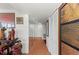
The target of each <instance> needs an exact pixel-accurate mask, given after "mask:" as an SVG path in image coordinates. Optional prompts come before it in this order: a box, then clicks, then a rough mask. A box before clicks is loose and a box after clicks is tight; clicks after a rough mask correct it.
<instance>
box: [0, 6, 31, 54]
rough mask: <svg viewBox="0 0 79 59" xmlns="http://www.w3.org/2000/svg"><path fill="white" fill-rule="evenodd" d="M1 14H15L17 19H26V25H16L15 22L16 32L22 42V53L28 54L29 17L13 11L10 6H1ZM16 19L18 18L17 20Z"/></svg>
mask: <svg viewBox="0 0 79 59" xmlns="http://www.w3.org/2000/svg"><path fill="white" fill-rule="evenodd" d="M0 7H1V8H0V13H15V17H19V16H20V17H23V18H24V24H23V25H18V24H16V20H15V30H16V35H15V36H16V37H18V38H19V39H20V40H21V41H22V45H23V48H22V52H23V53H28V52H29V51H28V49H29V38H28V37H29V16H28V15H27V14H26V15H23V14H21V13H19V12H17V11H16V10H14V9H12V8H11V7H9V6H6V5H0ZM7 7H8V8H7ZM15 19H16V18H15Z"/></svg>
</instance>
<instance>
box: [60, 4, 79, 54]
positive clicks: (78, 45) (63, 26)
mask: <svg viewBox="0 0 79 59" xmlns="http://www.w3.org/2000/svg"><path fill="white" fill-rule="evenodd" d="M74 6H75V7H74ZM78 10H79V4H77V3H75V4H72V3H64V4H62V5H61V6H60V8H59V54H62V53H64V52H65V51H64V52H62V51H63V49H62V48H63V47H64V46H63V45H62V43H64V44H65V45H67V46H69V47H71V48H73V49H75V50H77V51H79V34H78V32H79V30H78V29H79V14H77V13H78V12H79V11H78ZM76 14H77V15H76Z"/></svg>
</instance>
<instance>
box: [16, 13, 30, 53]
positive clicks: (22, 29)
mask: <svg viewBox="0 0 79 59" xmlns="http://www.w3.org/2000/svg"><path fill="white" fill-rule="evenodd" d="M16 17H23V22H24V24H17V23H16V21H15V24H16V28H15V29H16V37H18V38H19V39H20V40H21V41H22V45H23V47H22V53H28V52H29V16H28V15H27V14H26V15H21V14H16Z"/></svg>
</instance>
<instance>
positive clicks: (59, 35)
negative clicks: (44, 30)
mask: <svg viewBox="0 0 79 59" xmlns="http://www.w3.org/2000/svg"><path fill="white" fill-rule="evenodd" d="M66 4H67V3H62V4H61V5H60V7H59V8H58V41H59V42H58V44H59V46H58V47H59V49H58V50H59V52H58V54H59V55H61V26H60V21H61V17H60V16H61V9H62V8H63V7H64V6H65V5H66Z"/></svg>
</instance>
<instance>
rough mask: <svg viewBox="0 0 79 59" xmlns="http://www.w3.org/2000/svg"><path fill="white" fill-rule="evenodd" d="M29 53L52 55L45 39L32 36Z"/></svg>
mask: <svg viewBox="0 0 79 59" xmlns="http://www.w3.org/2000/svg"><path fill="white" fill-rule="evenodd" d="M29 44H30V47H29V48H30V49H29V55H50V53H49V51H48V49H47V47H46V45H45V43H44V41H43V40H42V39H41V38H37V39H32V38H30V43H29Z"/></svg>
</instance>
